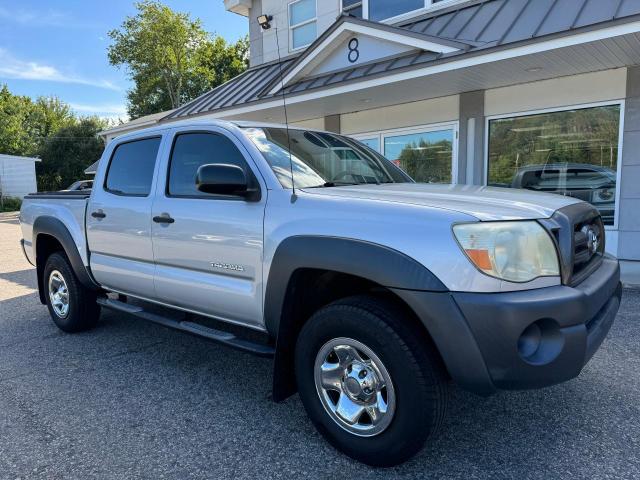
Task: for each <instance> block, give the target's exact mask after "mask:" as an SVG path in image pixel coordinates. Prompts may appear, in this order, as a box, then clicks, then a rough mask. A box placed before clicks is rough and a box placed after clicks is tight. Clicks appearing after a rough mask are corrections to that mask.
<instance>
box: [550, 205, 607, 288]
mask: <svg viewBox="0 0 640 480" xmlns="http://www.w3.org/2000/svg"><path fill="white" fill-rule="evenodd" d="M542 224H543V225H544V226H545V227H546V228H547V229H548V230H549V232H550V233H551V234H552V236H553V238H554V239H555V241H556V243H557V246H558V251H559V253H560V263H561V275H562V283H563V284H565V285H577V284H579V283H580V282H582V281H583V280H584V279H585V278H587V277H588V276H589V275H590V274H591V273H592V272H593V271H594V270H595V269H597V268H598V267H599V266H600V263H602V256H603V255H604V251H605V245H604V241H605V238H604V237H605V231H604V224H603V222H602V218H601V216H600V213H599V212H598V210H597V209H596V208H594V207H593V206H591V205H589V204H588V203H586V202H585V203H576V204H573V205H569V206H567V207H564V208H561V209H560V210H558V211H557V212H556V213H554V215H553V216H552V217H551V218H550V219H548V220H544V221H542Z"/></svg>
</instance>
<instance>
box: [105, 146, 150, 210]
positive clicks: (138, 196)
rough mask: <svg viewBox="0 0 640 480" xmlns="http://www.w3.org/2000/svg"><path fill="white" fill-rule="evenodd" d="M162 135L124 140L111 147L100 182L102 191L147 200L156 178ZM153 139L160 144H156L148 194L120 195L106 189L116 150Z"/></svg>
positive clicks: (117, 193)
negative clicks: (122, 146) (156, 149)
mask: <svg viewBox="0 0 640 480" xmlns="http://www.w3.org/2000/svg"><path fill="white" fill-rule="evenodd" d="M162 137H163V136H162V134H159V135H149V136H145V137H139V138H132V139H129V140H125V141H123V142H120V143H118V144H116V146H115V147H113V150H111V155H110V156H109V163H108V164H107V169H106V170H105V172H104V180H103V181H102V190H104V191H105V192H107V193H110V194H111V195H117V196H119V197H137V198H148V197H149V196H150V195H151V194H152V193H153V190H154V188H153V180H154V179H155V177H156V169H157V168H158V164H159V163H160V162H158V157H159V155H160V152H161V151H162ZM154 139H160V143H159V144H158V151H157V152H156V161H155V163H154V164H153V173H152V174H151V185H150V186H149V193H147V194H146V195H145V194H143V193H121V192H116V191H114V190H111V189H110V188H108V187H107V181H108V180H109V172H110V171H111V165H112V163H113V157H114V156H115V154H116V151H117V150H118V148H120V146H121V145H126V144H128V143H134V142H141V141H144V140H154Z"/></svg>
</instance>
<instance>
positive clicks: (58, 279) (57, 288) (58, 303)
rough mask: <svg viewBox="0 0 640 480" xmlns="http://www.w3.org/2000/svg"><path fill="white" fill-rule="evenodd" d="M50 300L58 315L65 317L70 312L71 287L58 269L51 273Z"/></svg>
mask: <svg viewBox="0 0 640 480" xmlns="http://www.w3.org/2000/svg"><path fill="white" fill-rule="evenodd" d="M49 300H51V308H53V311H54V312H55V314H56V315H57V316H58V317H60V318H65V317H66V316H67V315H68V314H69V289H68V288H67V282H66V281H65V280H64V277H63V276H62V274H61V273H60V272H59V271H58V270H53V271H52V272H51V274H50V275H49Z"/></svg>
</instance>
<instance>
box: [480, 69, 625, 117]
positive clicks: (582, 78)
mask: <svg viewBox="0 0 640 480" xmlns="http://www.w3.org/2000/svg"><path fill="white" fill-rule="evenodd" d="M626 89H627V69H626V68H619V69H616V70H605V71H603V72H596V73H585V74H582V75H573V76H570V77H561V78H554V79H551V80H542V81H539V82H532V83H525V84H522V85H514V86H512V87H504V88H495V89H493V90H487V91H486V93H485V106H484V113H485V115H486V116H487V117H491V116H494V115H504V114H510V113H518V112H527V111H532V110H543V109H546V108H555V107H566V106H569V105H581V104H586V103H596V102H607V101H610V100H620V99H623V98H625V96H626Z"/></svg>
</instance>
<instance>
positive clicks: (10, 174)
mask: <svg viewBox="0 0 640 480" xmlns="http://www.w3.org/2000/svg"><path fill="white" fill-rule="evenodd" d="M35 165H36V162H35V159H31V158H25V157H13V156H10V155H0V189H1V191H2V195H3V196H5V197H17V198H22V197H24V196H25V195H27V194H29V193H33V192H36V191H37V190H38V187H37V185H36V167H35Z"/></svg>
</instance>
